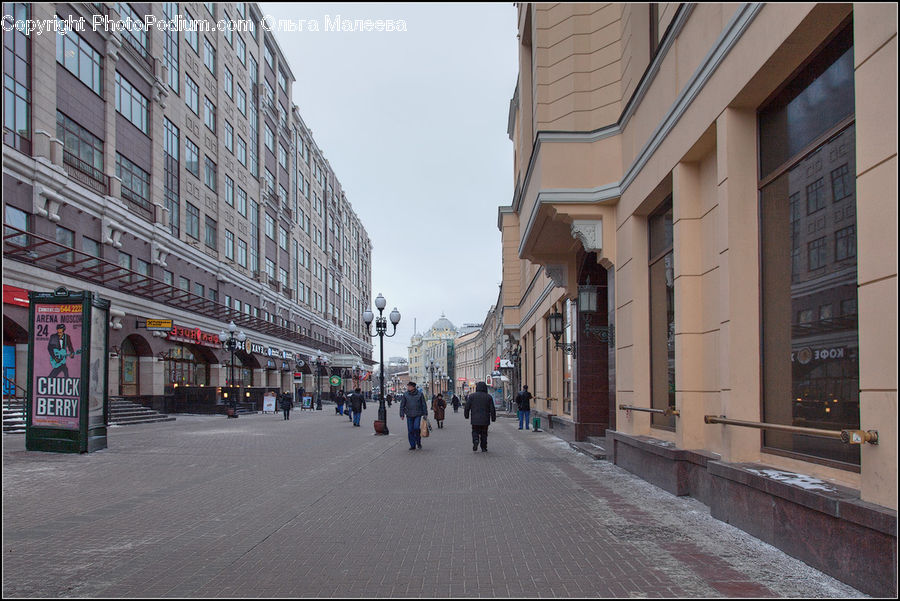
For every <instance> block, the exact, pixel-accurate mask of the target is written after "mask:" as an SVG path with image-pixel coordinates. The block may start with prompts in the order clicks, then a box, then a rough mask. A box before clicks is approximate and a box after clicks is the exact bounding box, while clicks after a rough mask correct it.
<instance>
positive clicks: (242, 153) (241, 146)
mask: <svg viewBox="0 0 900 601" xmlns="http://www.w3.org/2000/svg"><path fill="white" fill-rule="evenodd" d="M237 160H238V162H239V163H240V164H241V165H243V166H244V167H246V166H247V142H245V141H244V138H242V137H241V136H238V137H237Z"/></svg>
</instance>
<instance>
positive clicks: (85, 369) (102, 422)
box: [25, 288, 109, 453]
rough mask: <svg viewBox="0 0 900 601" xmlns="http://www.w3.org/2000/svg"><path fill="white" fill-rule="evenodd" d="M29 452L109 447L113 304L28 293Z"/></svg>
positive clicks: (73, 294)
mask: <svg viewBox="0 0 900 601" xmlns="http://www.w3.org/2000/svg"><path fill="white" fill-rule="evenodd" d="M28 300H29V303H28V305H29V308H28V325H29V332H28V402H27V403H26V409H25V416H26V429H25V448H26V449H27V450H29V451H54V452H58V453H90V452H92V451H97V450H99V449H105V448H106V430H107V424H108V423H109V397H108V396H107V380H108V370H107V368H108V360H107V357H108V356H109V351H108V348H109V300H107V299H102V298H100V297H99V296H97V295H96V294H93V293H91V292H83V291H69V290H66V289H65V288H57V289H56V291H55V292H29V293H28Z"/></svg>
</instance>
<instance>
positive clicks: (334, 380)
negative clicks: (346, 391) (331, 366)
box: [328, 376, 341, 386]
mask: <svg viewBox="0 0 900 601" xmlns="http://www.w3.org/2000/svg"><path fill="white" fill-rule="evenodd" d="M328 383H329V384H331V385H332V386H340V385H341V377H340V376H331V378H329V379H328Z"/></svg>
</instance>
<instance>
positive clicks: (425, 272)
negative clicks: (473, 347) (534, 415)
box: [260, 2, 518, 361]
mask: <svg viewBox="0 0 900 601" xmlns="http://www.w3.org/2000/svg"><path fill="white" fill-rule="evenodd" d="M260 8H261V10H262V13H263V15H264V16H265V15H271V17H273V19H274V21H272V20H270V21H269V22H270V23H272V24H273V25H274V27H273V28H272V32H273V33H274V35H275V38H276V40H277V41H278V44H279V45H280V47H281V50H282V52H283V53H284V55H285V58H286V59H287V61H288V64H289V66H290V68H291V70H292V71H293V75H294V78H295V80H296V81H295V82H294V87H293V100H294V103H295V104H296V105H297V107H298V108H299V111H300V115H301V116H302V117H303V120H304V121H305V122H306V124H307V126H309V127H310V129H312V132H313V137H314V138H315V140H316V143H317V144H318V145H319V148H320V149H321V150H322V151H323V153H324V155H325V158H327V159H328V161H329V162H330V163H331V167H332V169H333V170H334V172H335V174H336V175H337V178H338V180H340V182H341V185H342V187H343V189H344V191H345V193H346V195H347V199H348V200H349V201H350V203H351V205H352V206H353V210H354V211H355V212H356V214H357V215H358V216H359V218H360V219H361V221H362V223H363V225H364V227H365V228H366V231H367V233H368V235H369V238H370V239H371V241H372V245H373V251H372V294H373V297H375V296H378V294H379V293H381V294H383V295H384V297H385V298H386V299H387V303H388V305H387V308H386V309H385V315H387V314H388V313H390V311H391V310H392V309H393V308H394V307H395V306H396V307H397V309H398V310H399V311H400V314H401V316H402V317H401V320H400V324H399V326H398V328H397V333H396V335H395V336H394V337H391V338H389V337H385V339H384V356H385V360H387V358H388V357H391V356H400V357H406V356H407V346H408V345H409V340H410V337H411V336H412V335H413V333H414V323H415V326H416V329H417V330H418V331H419V332H425V331H426V330H428V329H429V328H430V327H431V325H432V324H433V323H434V322H435V321H436V320H437V319H439V318H440V316H441V314H442V313H444V314H446V316H447V318H448V319H449V320H450V321H451V322H453V324H454V325H455V326H456V327H457V328H459V327H460V326H461V325H462V324H463V323H472V322H476V323H481V322H483V321H484V318H485V315H486V314H487V312H488V311H489V310H490V308H491V306H492V305H493V304H494V303H496V302H497V295H498V293H499V284H500V282H501V279H502V275H501V270H502V265H501V255H500V252H501V240H500V231H499V229H498V228H497V209H498V207H499V206H505V205H509V204H510V203H511V200H512V194H513V188H514V182H513V145H512V142H511V141H510V140H509V137H508V135H507V132H506V128H507V119H508V115H509V101H510V99H511V98H512V96H513V92H514V88H515V85H516V77H517V75H518V58H517V57H518V46H517V40H516V9H515V6H514V5H513V4H512V3H511V2H507V3H502V4H464V5H460V4H377V5H376V4H305V3H304V4H290V3H285V4H275V3H261V4H260ZM338 16H340V19H341V20H342V21H344V20H347V19H349V20H351V21H353V20H354V19H372V20H375V19H383V20H393V21H394V22H395V23H397V24H398V25H399V22H400V20H403V21H404V22H405V27H406V31H393V32H389V31H381V32H378V31H372V32H365V31H327V30H326V27H325V25H326V19H327V20H328V21H329V22H331V23H334V22H336V21H337V18H338ZM280 20H287V21H288V22H290V23H292V24H294V27H295V29H297V28H299V27H300V25H301V21H305V22H304V23H302V26H303V31H296V30H295V31H289V27H288V26H287V25H284V24H282V25H279V23H278V22H279V21H280ZM313 20H314V21H316V22H317V24H318V26H319V31H309V30H308V29H309V22H310V21H313ZM369 300H370V302H371V303H372V304H371V306H372V309H373V311H375V312H376V314H377V310H376V309H375V308H374V298H373V299H369ZM390 331H391V330H390V327H389V330H388V333H390ZM373 345H374V348H375V350H374V353H373V356H374V359H375V360H376V361H377V360H378V353H379V350H378V339H377V338H374V339H373Z"/></svg>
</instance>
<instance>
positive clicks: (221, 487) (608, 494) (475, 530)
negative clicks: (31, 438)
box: [2, 403, 865, 598]
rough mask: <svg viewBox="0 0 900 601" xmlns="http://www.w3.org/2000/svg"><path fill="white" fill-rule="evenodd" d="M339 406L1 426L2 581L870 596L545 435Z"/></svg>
mask: <svg viewBox="0 0 900 601" xmlns="http://www.w3.org/2000/svg"><path fill="white" fill-rule="evenodd" d="M375 415H376V408H375V405H374V404H372V403H370V404H369V408H368V410H366V411H365V412H364V413H363V419H362V423H363V425H362V426H361V427H359V428H354V427H353V426H352V425H351V423H350V422H349V421H348V420H347V419H346V418H344V417H339V416H337V415H335V414H334V410H333V407H330V406H327V405H326V407H325V409H324V410H322V411H315V412H302V411H294V412H293V413H292V414H291V419H290V420H288V421H285V420H283V419H282V417H281V415H280V414H278V415H272V414H258V415H249V416H242V417H241V418H239V419H236V420H235V419H231V420H229V419H226V418H225V417H218V416H216V417H211V416H181V415H179V416H178V420H177V421H175V422H165V423H156V424H146V425H135V426H127V427H113V428H111V429H110V438H109V446H110V448H108V449H105V450H103V451H99V452H96V453H91V454H87V455H67V454H56V453H36V452H26V451H25V440H24V436H22V435H4V436H3V441H2V442H3V476H2V478H3V523H2V525H3V535H2V542H3V575H2V576H3V584H2V594H3V597H4V598H6V597H10V598H22V597H126V598H127V597H352V598H382V597H392V598H397V597H468V598H472V597H507V598H521V597H563V598H566V597H797V598H816V597H865V595H864V594H862V593H860V592H859V591H857V590H855V589H853V588H851V587H849V586H847V585H844V584H842V583H840V582H838V581H836V580H834V579H832V578H830V577H828V576H826V575H824V574H822V573H821V572H818V571H817V570H815V569H813V568H811V567H809V566H807V565H805V564H803V563H802V562H800V561H798V560H795V559H793V558H791V557H788V556H787V555H785V554H783V553H781V552H780V551H778V550H777V549H775V548H773V547H771V546H769V545H767V544H765V543H762V542H761V541H759V540H757V539H755V538H753V537H751V536H750V535H748V534H746V533H744V532H742V531H740V530H737V529H735V528H733V527H731V526H729V525H727V524H724V523H722V522H719V521H717V520H715V519H713V518H711V517H710V516H709V511H708V509H707V508H706V506H704V505H703V504H701V503H699V502H698V501H696V500H694V499H690V498H684V497H674V496H672V495H669V494H668V493H665V492H663V491H661V490H660V489H658V488H656V487H654V486H652V485H650V484H648V483H646V482H644V481H642V480H640V479H638V478H636V477H634V476H632V475H631V474H629V473H628V472H625V471H624V470H621V469H619V468H617V467H616V466H614V465H612V464H610V463H608V462H606V461H594V460H592V459H590V458H588V457H586V456H584V455H581V454H579V453H577V452H575V451H573V450H572V449H571V448H570V447H569V446H568V444H567V443H565V442H563V441H561V440H559V439H558V438H556V437H554V436H553V435H552V434H549V433H545V432H540V433H533V432H530V431H524V430H523V431H519V430H518V428H517V423H516V421H515V420H513V419H503V418H501V419H498V421H497V423H496V424H494V425H493V426H491V430H490V435H489V445H488V448H489V451H488V452H487V453H481V452H480V451H479V452H477V453H473V452H472V450H471V448H472V447H471V436H470V428H469V426H468V424H467V423H466V422H465V421H464V419H463V414H462V411H460V412H459V413H453V412H452V411H448V413H447V419H446V421H445V427H444V428H443V429H435V430H434V431H433V432H432V435H431V436H430V437H428V438H426V439H425V440H424V442H423V446H424V448H423V449H422V450H417V451H410V450H409V447H408V444H407V440H406V427H405V421H401V420H400V418H399V416H398V415H397V406H396V405H394V407H392V408H391V409H390V410H389V416H390V417H389V421H390V428H391V435H390V436H386V437H385V436H376V435H374V434H373V427H372V421H373V420H374V418H375Z"/></svg>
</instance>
